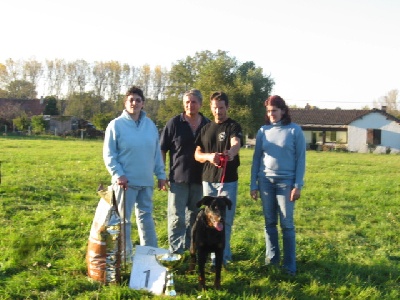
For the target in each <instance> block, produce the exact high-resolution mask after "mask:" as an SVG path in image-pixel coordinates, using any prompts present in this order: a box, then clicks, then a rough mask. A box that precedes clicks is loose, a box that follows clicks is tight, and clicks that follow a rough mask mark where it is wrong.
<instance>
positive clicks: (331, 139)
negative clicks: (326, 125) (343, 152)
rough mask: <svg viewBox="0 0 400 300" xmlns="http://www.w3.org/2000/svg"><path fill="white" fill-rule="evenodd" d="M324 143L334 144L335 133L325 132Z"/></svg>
mask: <svg viewBox="0 0 400 300" xmlns="http://www.w3.org/2000/svg"><path fill="white" fill-rule="evenodd" d="M325 139H326V142H328V143H329V142H336V131H327V132H326V137H325Z"/></svg>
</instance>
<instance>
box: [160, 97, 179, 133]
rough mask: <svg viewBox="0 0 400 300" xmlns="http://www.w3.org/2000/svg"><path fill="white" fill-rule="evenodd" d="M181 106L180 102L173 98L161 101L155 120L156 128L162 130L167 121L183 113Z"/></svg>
mask: <svg viewBox="0 0 400 300" xmlns="http://www.w3.org/2000/svg"><path fill="white" fill-rule="evenodd" d="M182 105H183V104H182V101H181V100H179V99H176V98H174V97H170V98H169V99H167V100H165V101H161V102H160V108H159V109H158V113H157V119H156V120H155V123H156V125H157V127H158V128H160V129H161V128H163V127H164V126H165V124H166V123H167V122H168V120H169V119H171V118H172V117H173V116H176V115H177V114H179V113H181V112H182V111H183V106H182Z"/></svg>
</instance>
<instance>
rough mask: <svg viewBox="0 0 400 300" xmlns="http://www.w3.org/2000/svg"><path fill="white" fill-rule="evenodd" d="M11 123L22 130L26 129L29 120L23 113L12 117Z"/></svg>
mask: <svg viewBox="0 0 400 300" xmlns="http://www.w3.org/2000/svg"><path fill="white" fill-rule="evenodd" d="M13 124H14V126H15V128H17V129H18V130H21V131H24V130H28V128H29V125H30V124H31V122H30V120H29V118H28V117H27V116H26V115H25V114H24V115H22V116H19V117H17V118H15V119H13Z"/></svg>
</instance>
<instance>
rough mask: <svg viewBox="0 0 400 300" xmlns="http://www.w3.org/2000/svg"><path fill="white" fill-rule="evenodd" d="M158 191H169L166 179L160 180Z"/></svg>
mask: <svg viewBox="0 0 400 300" xmlns="http://www.w3.org/2000/svg"><path fill="white" fill-rule="evenodd" d="M158 190H159V191H160V190H161V191H168V182H167V180H165V179H158Z"/></svg>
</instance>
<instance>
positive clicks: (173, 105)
mask: <svg viewBox="0 0 400 300" xmlns="http://www.w3.org/2000/svg"><path fill="white" fill-rule="evenodd" d="M132 85H137V86H140V87H141V88H142V89H143V91H144V94H145V96H146V101H145V110H146V112H147V113H148V115H149V116H150V118H152V119H153V121H154V122H155V123H156V125H157V126H158V127H160V128H162V127H163V126H164V125H165V123H166V122H167V120H168V119H169V118H171V117H172V116H174V115H176V114H178V113H179V112H181V111H182V95H183V93H184V92H185V91H186V90H188V89H191V88H196V89H199V90H200V91H201V92H202V94H203V97H204V101H203V102H204V103H203V113H204V114H205V115H206V116H208V117H212V116H211V112H210V110H209V99H208V98H209V96H210V95H211V93H212V92H214V91H216V90H222V91H224V92H226V93H227V94H228V96H229V98H230V116H231V117H232V118H234V119H235V120H237V121H239V122H240V123H241V125H242V126H243V129H244V132H245V133H246V134H250V135H252V134H254V133H255V132H256V131H257V130H258V128H259V127H260V125H261V124H263V122H264V114H265V109H264V106H263V104H264V100H265V99H266V98H267V97H268V96H269V95H270V93H271V91H272V88H273V85H274V80H273V79H272V78H271V76H270V75H265V74H264V70H263V69H262V68H261V67H258V66H256V65H255V63H254V62H252V61H247V62H244V63H242V62H239V61H238V60H237V59H236V58H235V57H233V56H230V55H229V54H228V52H226V51H222V50H218V51H216V52H211V51H208V50H206V51H201V52H197V53H195V55H193V56H187V57H186V58H184V59H181V60H178V61H177V62H175V63H173V64H172V66H171V68H170V69H166V68H165V67H161V66H156V67H154V68H151V67H150V66H149V65H147V64H146V65H143V66H141V67H135V66H131V65H129V64H126V63H120V62H118V61H108V62H98V61H96V62H94V63H89V62H87V61H85V60H76V61H72V62H66V61H64V60H63V59H55V60H46V61H45V63H44V64H43V63H41V62H39V61H37V60H35V59H30V60H27V61H14V60H12V59H8V60H6V61H5V62H4V63H0V98H16V99H34V98H37V97H38V94H37V90H38V89H39V88H41V90H43V91H44V93H45V95H41V96H42V97H43V98H44V100H45V101H46V103H47V106H49V105H50V106H49V107H47V106H46V110H47V111H46V113H47V114H55V115H57V114H61V115H64V116H67V115H68V116H76V117H78V118H82V119H86V120H91V121H92V123H94V124H95V125H96V126H97V127H98V128H99V129H104V127H105V125H106V124H108V122H109V120H111V119H112V118H114V117H115V116H117V115H118V114H119V113H120V112H121V110H122V109H123V99H124V94H125V91H126V90H127V89H128V88H129V87H130V86H132ZM0 117H2V116H0ZM3 118H4V116H3Z"/></svg>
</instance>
